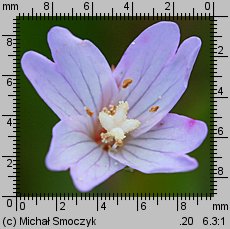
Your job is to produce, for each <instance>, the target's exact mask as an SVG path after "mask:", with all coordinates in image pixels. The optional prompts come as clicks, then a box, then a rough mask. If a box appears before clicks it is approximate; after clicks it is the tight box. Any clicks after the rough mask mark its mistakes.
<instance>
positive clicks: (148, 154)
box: [109, 144, 198, 173]
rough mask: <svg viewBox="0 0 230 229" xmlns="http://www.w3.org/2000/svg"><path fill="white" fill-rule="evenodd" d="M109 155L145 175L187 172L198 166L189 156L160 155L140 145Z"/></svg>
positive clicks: (126, 147)
mask: <svg viewBox="0 0 230 229" xmlns="http://www.w3.org/2000/svg"><path fill="white" fill-rule="evenodd" d="M109 155H110V156H111V157H112V158H114V159H115V160H117V161H119V162H120V163H121V164H125V165H127V166H129V167H131V168H133V169H136V170H139V171H141V172H143V173H175V172H186V171H191V170H194V169H195V168H197V166H198V163H197V161H196V160H195V159H193V158H191V157H189V156H187V155H181V154H175V153H160V152H157V151H153V150H151V149H149V148H147V147H145V146H141V145H139V144H127V145H126V146H125V147H123V149H122V150H121V152H118V153H113V152H109Z"/></svg>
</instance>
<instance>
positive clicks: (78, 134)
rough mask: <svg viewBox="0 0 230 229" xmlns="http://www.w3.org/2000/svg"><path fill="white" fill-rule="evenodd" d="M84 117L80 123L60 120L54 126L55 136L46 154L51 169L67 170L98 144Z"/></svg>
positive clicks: (47, 163)
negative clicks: (85, 124) (93, 138)
mask: <svg viewBox="0 0 230 229" xmlns="http://www.w3.org/2000/svg"><path fill="white" fill-rule="evenodd" d="M82 123H85V122H84V120H83V119H81V120H80V121H79V125H76V124H74V123H71V124H72V125H70V123H68V122H66V121H60V122H59V123H58V124H56V125H55V126H54V128H53V136H52V140H51V145H50V149H49V152H48V154H47V156H46V165H47V167H48V168H49V169H50V170H57V171H59V170H67V169H68V168H70V166H71V165H72V164H73V163H76V162H77V161H78V160H80V159H81V158H82V157H84V156H85V155H86V154H88V153H91V152H93V151H94V150H95V149H97V148H98V145H97V144H96V143H95V142H94V141H93V140H92V138H91V137H89V136H90V133H89V132H87V128H86V126H85V127H84V128H85V130H84V129H83V127H82V125H81V124H82Z"/></svg>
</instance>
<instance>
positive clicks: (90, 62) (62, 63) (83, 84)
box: [48, 27, 117, 113]
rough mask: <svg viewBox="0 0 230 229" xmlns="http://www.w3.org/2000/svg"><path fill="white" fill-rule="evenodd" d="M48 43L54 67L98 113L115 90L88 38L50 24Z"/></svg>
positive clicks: (97, 52) (100, 55)
mask: <svg viewBox="0 0 230 229" xmlns="http://www.w3.org/2000/svg"><path fill="white" fill-rule="evenodd" d="M48 42H49V46H50V48H51V52H52V56H53V59H54V61H55V63H56V64H57V70H58V72H60V74H61V75H62V76H63V77H64V78H65V79H66V81H67V82H69V84H70V85H71V87H73V88H74V90H76V91H77V94H78V95H79V97H80V98H81V100H82V101H83V102H84V105H85V106H87V107H89V108H90V109H91V110H92V111H93V112H96V113H98V112H100V111H101V109H102V108H103V107H104V106H105V105H108V104H109V103H110V101H111V98H112V97H113V95H114V94H115V93H117V86H116V83H115V81H114V79H113V78H112V73H111V69H110V67H109V65H108V63H107V61H106V59H105V58H104V56H103V55H102V54H101V52H100V51H99V50H98V49H97V47H96V46H94V45H93V44H92V43H91V42H90V41H87V40H81V39H79V38H77V37H75V36H73V35H72V34H71V33H70V32H69V31H68V30H67V29H64V28H61V27H53V28H52V29H51V30H50V31H49V34H48Z"/></svg>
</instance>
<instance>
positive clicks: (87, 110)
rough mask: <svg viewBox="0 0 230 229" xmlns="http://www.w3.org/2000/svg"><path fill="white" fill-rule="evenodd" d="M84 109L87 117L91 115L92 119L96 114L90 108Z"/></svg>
mask: <svg viewBox="0 0 230 229" xmlns="http://www.w3.org/2000/svg"><path fill="white" fill-rule="evenodd" d="M84 109H85V111H86V113H87V115H89V116H90V117H92V116H93V114H94V113H93V112H92V111H91V110H90V109H89V108H88V107H84Z"/></svg>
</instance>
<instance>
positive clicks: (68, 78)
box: [22, 22, 207, 191]
mask: <svg viewBox="0 0 230 229" xmlns="http://www.w3.org/2000/svg"><path fill="white" fill-rule="evenodd" d="M179 39H180V32H179V28H178V26H177V25H176V24H175V23H173V22H160V23H157V24H155V25H153V26H150V27H149V28H147V29H146V30H145V31H144V32H142V33H141V34H140V35H139V36H138V37H137V38H136V39H135V40H134V41H133V42H132V43H131V44H130V46H129V47H128V49H127V50H126V52H125V53H124V55H123V57H122V58H121V60H120V62H119V63H118V65H117V67H116V68H115V69H113V70H111V68H110V67H109V64H108V63H107V61H106V59H105V58H104V56H103V55H102V54H101V52H100V51H99V50H98V49H97V48H96V47H95V46H94V45H93V44H92V43H91V42H90V41H88V40H81V39H79V38H76V37H74V36H73V35H72V34H71V33H70V32H69V31H68V30H67V29H64V28H60V27H54V28H52V29H51V30H50V31H49V33H48V43H49V46H50V49H51V52H52V56H53V59H54V62H52V61H50V60H49V59H47V58H46V57H44V56H42V55H40V54H38V53H36V52H33V51H29V52H27V53H25V54H24V56H23V58H22V68H23V70H24V72H25V74H26V76H27V77H28V79H29V80H30V82H31V83H32V85H33V86H34V88H35V89H36V91H37V92H38V94H39V95H40V96H41V97H42V99H43V100H44V101H45V102H46V103H47V104H48V105H49V107H50V108H51V109H52V110H53V111H54V112H55V113H56V114H57V115H58V117H59V118H60V119H61V120H60V122H59V123H58V124H56V126H55V127H54V128H53V137H52V141H51V146H50V149H49V152H48V154H47V157H46V165H47V167H48V168H49V169H51V170H55V171H60V170H68V169H70V174H71V177H72V179H73V182H74V184H75V186H76V187H77V188H78V189H79V190H80V191H89V190H91V189H92V188H94V187H95V186H97V185H98V184H100V183H101V182H103V181H105V180H106V179H107V178H108V177H110V176H111V175H112V174H114V173H116V172H117V171H119V170H121V169H123V168H124V167H125V166H129V167H131V168H133V169H136V170H139V171H141V172H143V173H172V172H184V171H190V170H193V169H195V168H196V167H197V165H198V164H197V161H196V160H195V159H193V158H191V157H189V156H188V155H187V153H189V152H191V151H193V150H194V149H196V148H197V147H198V146H199V145H200V144H201V143H202V141H203V140H204V138H205V137H206V134H207V126H206V124H205V123H203V122H201V121H197V120H193V119H191V118H188V117H185V116H181V115H177V114H173V113H169V111H170V110H171V109H172V108H173V106H174V105H175V104H176V103H177V101H178V100H179V99H180V97H181V96H182V94H183V93H184V91H185V90H186V87H187V84H188V80H189V76H190V73H191V71H192V67H193V65H194V62H195V60H196V57H197V55H198V52H199V49H200V46H201V41H200V39H199V38H197V37H190V38H188V39H186V40H185V41H184V42H183V43H182V44H181V45H180V47H179V48H178V45H179Z"/></svg>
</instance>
